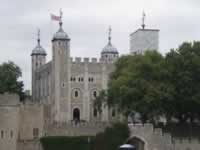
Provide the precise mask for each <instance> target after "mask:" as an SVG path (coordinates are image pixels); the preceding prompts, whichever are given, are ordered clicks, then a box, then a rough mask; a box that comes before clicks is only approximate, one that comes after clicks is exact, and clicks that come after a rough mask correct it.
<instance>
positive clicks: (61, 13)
mask: <svg viewBox="0 0 200 150" xmlns="http://www.w3.org/2000/svg"><path fill="white" fill-rule="evenodd" d="M62 16H63V12H62V9H61V8H60V22H59V24H60V27H61V26H62Z"/></svg>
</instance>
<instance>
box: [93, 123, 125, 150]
mask: <svg viewBox="0 0 200 150" xmlns="http://www.w3.org/2000/svg"><path fill="white" fill-rule="evenodd" d="M128 137H129V129H128V126H127V124H122V123H115V124H113V125H112V126H111V127H107V128H106V129H105V131H104V132H103V133H99V134H97V136H96V140H95V147H94V149H95V150H117V149H118V147H119V146H120V145H122V144H124V142H125V141H126V140H127V139H128Z"/></svg>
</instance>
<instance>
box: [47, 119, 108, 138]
mask: <svg viewBox="0 0 200 150" xmlns="http://www.w3.org/2000/svg"><path fill="white" fill-rule="evenodd" d="M109 125H110V124H109V123H107V122H80V123H75V122H63V123H58V122H54V123H53V124H52V125H50V126H48V127H47V129H46V132H45V135H46V136H55V135H56V136H88V135H93V136H94V135H96V134H97V133H99V132H103V131H104V129H105V128H106V127H107V126H109Z"/></svg>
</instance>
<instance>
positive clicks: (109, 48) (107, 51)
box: [101, 27, 119, 62]
mask: <svg viewBox="0 0 200 150" xmlns="http://www.w3.org/2000/svg"><path fill="white" fill-rule="evenodd" d="M111 31H112V29H111V27H109V31H108V44H107V45H106V46H105V47H104V48H103V50H102V52H101V59H102V60H103V61H104V62H113V61H114V60H116V59H117V58H118V56H119V53H118V51H117V48H115V47H114V46H113V45H112V43H111Z"/></svg>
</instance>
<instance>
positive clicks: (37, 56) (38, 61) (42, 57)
mask: <svg viewBox="0 0 200 150" xmlns="http://www.w3.org/2000/svg"><path fill="white" fill-rule="evenodd" d="M46 55H47V54H46V51H45V49H44V48H43V47H42V46H41V45H40V30H38V39H37V45H36V47H35V48H34V49H33V50H32V53H31V57H32V62H31V65H32V100H36V77H35V74H36V70H37V69H38V68H40V67H41V66H42V65H44V64H45V63H46Z"/></svg>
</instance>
